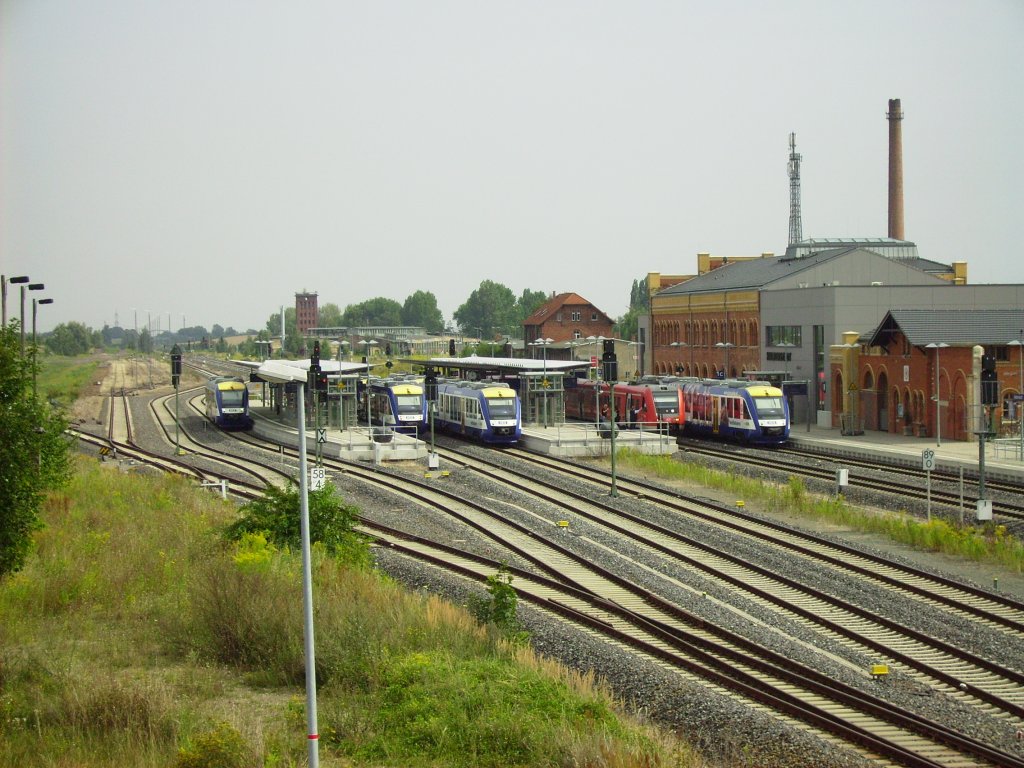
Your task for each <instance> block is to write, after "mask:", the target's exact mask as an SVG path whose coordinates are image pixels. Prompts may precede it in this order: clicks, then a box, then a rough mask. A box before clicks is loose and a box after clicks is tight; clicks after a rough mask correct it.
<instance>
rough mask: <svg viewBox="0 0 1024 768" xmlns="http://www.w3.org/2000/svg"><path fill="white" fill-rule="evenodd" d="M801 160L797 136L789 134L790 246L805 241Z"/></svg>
mask: <svg viewBox="0 0 1024 768" xmlns="http://www.w3.org/2000/svg"><path fill="white" fill-rule="evenodd" d="M800 159H801V156H800V155H799V154H798V153H797V151H796V134H795V133H791V134H789V244H790V245H794V244H795V243H799V242H800V241H802V240H803V239H804V235H803V224H801V222H800Z"/></svg>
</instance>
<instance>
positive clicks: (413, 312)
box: [402, 291, 444, 333]
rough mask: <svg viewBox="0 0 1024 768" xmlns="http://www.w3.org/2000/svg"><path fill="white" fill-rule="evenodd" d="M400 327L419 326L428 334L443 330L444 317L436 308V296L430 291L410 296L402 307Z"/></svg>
mask: <svg viewBox="0 0 1024 768" xmlns="http://www.w3.org/2000/svg"><path fill="white" fill-rule="evenodd" d="M402 325H414V326H421V327H423V328H426V329H427V332H428V333H440V332H441V331H443V330H444V315H442V314H441V310H440V309H438V308H437V296H435V295H434V294H433V293H431V292H430V291H416V292H415V293H413V294H410V295H409V296H408V297H407V298H406V300H405V304H403V305H402Z"/></svg>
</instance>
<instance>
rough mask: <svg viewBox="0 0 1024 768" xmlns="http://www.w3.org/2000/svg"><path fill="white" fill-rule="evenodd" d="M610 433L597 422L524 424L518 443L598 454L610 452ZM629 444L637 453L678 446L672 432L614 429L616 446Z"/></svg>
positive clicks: (549, 450) (564, 453)
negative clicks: (670, 433) (545, 424)
mask: <svg viewBox="0 0 1024 768" xmlns="http://www.w3.org/2000/svg"><path fill="white" fill-rule="evenodd" d="M611 444H612V440H611V435H610V434H609V431H608V430H607V429H600V428H598V426H597V425H596V424H584V423H582V422H568V423H564V424H552V425H551V426H547V427H545V426H544V425H543V424H524V425H523V436H522V438H520V440H519V446H520V447H521V448H526V449H527V450H530V451H536V452H537V453H546V454H549V455H551V456H565V457H577V458H578V457H597V456H608V455H609V454H610V453H611V449H612V448H611ZM621 448H630V449H632V450H635V451H639V452H640V453H649V454H670V453H674V452H675V451H677V450H679V447H678V446H677V445H676V438H675V436H674V435H669V434H668V433H667V432H665V431H662V430H657V429H641V428H639V427H638V428H636V429H629V428H625V427H622V428H620V429H618V430H617V431H616V432H615V449H616V450H619V449H621Z"/></svg>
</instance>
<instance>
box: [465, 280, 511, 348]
mask: <svg viewBox="0 0 1024 768" xmlns="http://www.w3.org/2000/svg"><path fill="white" fill-rule="evenodd" d="M454 318H455V322H456V323H458V325H459V327H460V328H461V329H462V330H463V332H465V333H473V332H474V331H476V330H478V329H479V331H480V335H481V336H484V337H487V336H489V335H493V334H494V332H495V330H501V329H503V328H507V327H510V326H514V325H520V324H521V322H520V318H519V310H518V307H517V302H516V295H515V294H514V293H512V289H511V288H509V287H508V286H505V285H502V284H501V283H496V282H494V281H493V280H484V281H483V282H482V283H480V286H479V287H478V288H477V289H476V290H475V291H473V293H471V294H470V295H469V298H468V299H467V300H466V303H465V304H463V305H462V306H460V307H459V308H458V309H456V310H455V314H454Z"/></svg>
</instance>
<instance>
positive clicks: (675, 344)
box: [669, 341, 693, 373]
mask: <svg viewBox="0 0 1024 768" xmlns="http://www.w3.org/2000/svg"><path fill="white" fill-rule="evenodd" d="M669 346H670V347H672V348H673V350H679V349H681V348H683V347H689V346H690V345H689V344H687V343H686V342H685V341H673V342H671V343H670V344H669ZM672 356H673V357H675V354H674V352H673V355H672ZM690 363H691V366H692V363H693V349H692V348H691V349H690ZM682 367H683V364H682V363H678V362H677V363H676V372H677V373H678V369H679V368H682Z"/></svg>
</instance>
